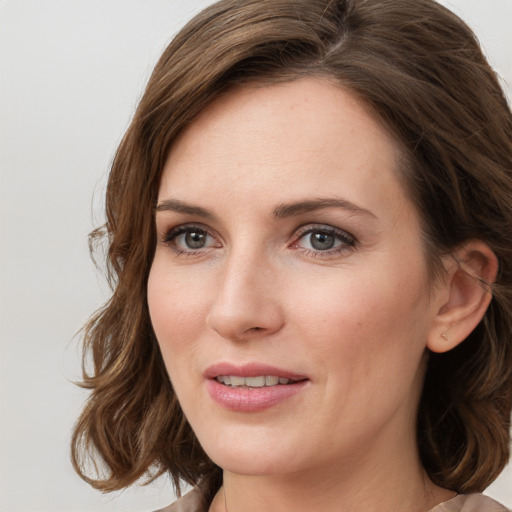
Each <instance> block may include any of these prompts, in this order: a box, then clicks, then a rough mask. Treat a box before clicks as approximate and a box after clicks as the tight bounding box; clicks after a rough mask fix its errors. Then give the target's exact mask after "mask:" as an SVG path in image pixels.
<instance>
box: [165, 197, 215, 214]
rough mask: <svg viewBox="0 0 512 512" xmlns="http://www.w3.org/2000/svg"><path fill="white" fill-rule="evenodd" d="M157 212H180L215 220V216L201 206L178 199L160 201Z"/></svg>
mask: <svg viewBox="0 0 512 512" xmlns="http://www.w3.org/2000/svg"><path fill="white" fill-rule="evenodd" d="M156 211H157V212H167V211H171V212H178V213H185V214H187V215H197V216H198V217H203V218H205V219H214V218H215V215H214V214H213V212H211V211H210V210H207V209H206V208H202V207H201V206H194V205H192V204H188V203H185V202H183V201H180V200H178V199H164V200H163V201H160V202H159V203H158V204H157V206H156Z"/></svg>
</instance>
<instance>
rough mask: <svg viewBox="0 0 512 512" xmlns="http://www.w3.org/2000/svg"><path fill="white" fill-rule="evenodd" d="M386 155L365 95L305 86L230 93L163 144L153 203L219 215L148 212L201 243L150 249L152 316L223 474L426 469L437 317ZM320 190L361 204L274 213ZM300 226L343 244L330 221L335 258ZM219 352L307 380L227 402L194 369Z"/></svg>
mask: <svg viewBox="0 0 512 512" xmlns="http://www.w3.org/2000/svg"><path fill="white" fill-rule="evenodd" d="M397 155H398V149H397V147H396V144H395V143H394V141H393V140H392V139H391V137H390V135H389V134H388V133H387V132H386V131H385V130H384V129H383V128H382V127H381V126H380V125H379V124H378V123H376V122H375V121H374V120H373V119H372V117H371V116H370V115H369V113H368V111H367V110H366V109H365V108H364V106H363V105H362V104H361V103H360V102H359V101H358V100H356V99H355V98H354V97H353V96H352V95H351V94H350V93H348V92H346V91H345V90H343V89H342V88H340V87H336V86H334V85H332V84H330V83H328V82H326V81H321V80H314V79H303V80H298V81H295V82H291V83H288V84H281V85H274V86H268V87H253V88H250V87H246V88H240V89H237V90H234V91H231V92H230V93H228V94H226V95H225V96H223V97H222V98H220V99H218V100H216V101H215V102H214V103H213V104H212V105H210V106H209V107H208V108H207V109H206V110H204V111H203V112H202V113H201V114H200V115H199V116H198V118H197V119H196V120H195V121H194V122H193V123H192V124H191V125H190V126H189V127H188V128H187V129H186V130H185V131H184V133H183V134H182V135H181V136H180V138H179V139H178V141H177V142H176V144H175V145H174V147H173V149H172V151H171V153H170V155H169V158H168V160H167V162H166V165H165V168H164V172H163V179H162V182H161V187H160V190H159V201H164V200H167V199H169V198H174V199H177V200H180V201H183V202H186V203H187V204H191V205H197V206H200V207H202V208H204V209H207V210H208V211H210V212H211V213H212V214H213V215H214V216H213V217H211V218H207V219H206V218H204V217H201V216H197V215H193V214H186V213H182V212H181V213H180V212H176V211H160V212H158V213H157V219H156V223H157V232H158V234H159V237H160V238H161V239H163V240H165V239H166V234H167V233H168V232H169V231H170V230H172V229H174V228H176V226H181V225H192V226H194V229H195V230H196V231H197V227H202V228H204V229H205V233H206V235H204V236H205V238H204V239H205V240H206V242H205V246H204V247H203V248H201V249H196V248H194V249H190V248H187V245H186V240H185V237H184V235H179V236H176V237H175V238H173V239H172V240H171V241H170V242H169V240H167V243H163V242H159V243H158V246H157V249H156V254H155V259H154V262H153V265H152V269H151V272H150V276H149V283H148V302H149V309H150V314H151V319H152V323H153V326H154V329H155V333H156V336H157V338H158V341H159V344H160V347H161V350H162V354H163V358H164V361H165V364H166V367H167V370H168V372H169V374H170V377H171V380H172V383H173V386H174V388H175V390H176V393H177V395H178V398H179V400H180V403H181V405H182V408H183V410H184V412H185V414H186V416H187V418H188V420H189V422H190V424H191V426H192V428H193V429H194V431H195V433H196V435H197V437H198V439H199V441H200V442H201V444H202V446H203V447H204V449H205V451H206V452H207V453H208V455H209V456H210V457H211V458H212V459H213V460H214V461H215V462H216V463H217V464H218V465H220V466H221V467H222V468H224V470H225V482H226V485H227V483H228V482H229V479H230V478H231V479H233V481H234V480H235V479H236V480H237V481H238V482H239V483H240V482H241V481H242V478H243V477H247V476H251V475H252V476H255V475H259V476H260V477H261V478H266V477H269V476H272V477H273V478H275V479H278V478H282V479H283V481H284V479H286V478H287V477H289V476H290V475H293V478H294V479H295V480H294V481H297V482H299V481H301V478H302V476H304V481H307V482H311V479H312V477H311V475H312V474H317V475H321V478H323V479H324V481H325V480H326V479H327V480H332V478H329V477H328V476H327V477H326V475H333V474H336V475H337V478H339V479H340V480H343V478H345V479H346V480H347V481H349V480H350V481H351V482H354V481H356V480H357V479H358V478H359V480H361V479H363V478H366V480H368V479H371V478H373V482H374V484H375V485H376V482H377V481H380V480H379V478H380V479H382V478H383V479H384V480H386V479H390V478H391V479H393V478H395V477H396V475H397V474H398V473H399V472H400V471H401V472H402V473H403V471H402V468H404V467H405V468H410V471H409V470H408V473H409V474H408V475H407V478H409V479H410V481H411V482H414V483H417V481H419V480H420V479H421V478H422V476H423V473H422V470H421V466H420V464H419V461H418V456H417V450H416V441H415V425H414V421H415V415H416V410H417V406H418V400H419V395H420V391H421V386H422V378H423V373H424V363H425V346H426V342H427V336H428V333H429V331H430V329H431V328H432V324H433V319H434V317H435V314H436V310H435V307H434V306H433V304H434V303H435V301H432V300H431V296H429V292H428V290H429V287H428V277H427V273H426V264H425V256H424V252H423V249H422V245H421V238H420V225H419V218H418V214H417V212H416V211H415V208H414V206H413V205H412V203H411V202H410V201H409V199H408V198H407V196H406V194H405V192H404V190H403V188H402V186H401V185H400V183H399V181H398V179H397ZM314 198H337V199H340V198H341V199H343V200H346V201H349V202H350V203H351V204H353V205H356V206H357V207H358V208H360V209H361V210H364V212H358V211H354V210H350V209H346V208H337V207H332V208H331V207H329V208H321V209H316V210H315V211H311V212H306V213H301V214H298V215H292V216H290V217H285V218H275V217H274V216H273V215H272V212H273V211H274V210H275V208H276V206H278V205H280V204H283V203H290V202H297V201H304V200H308V199H314ZM309 225H312V226H313V227H314V228H315V229H317V230H319V229H321V228H322V227H324V228H325V227H328V228H334V229H335V230H339V231H342V232H343V233H348V234H349V235H350V237H352V239H353V240H354V243H353V244H352V245H351V244H350V243H348V242H347V239H343V240H342V241H340V239H339V237H338V238H336V237H337V236H338V235H337V232H336V234H335V239H336V247H335V248H336V249H339V250H338V251H337V252H335V251H323V250H318V249H315V247H313V246H312V240H313V239H312V234H311V232H309V233H306V234H305V235H303V234H300V233H301V232H300V229H301V228H302V227H303V226H309ZM313 242H314V240H313ZM179 251H185V253H183V252H179ZM187 251H188V252H187ZM255 328H258V329H255ZM223 361H230V362H236V363H247V362H260V363H266V364H272V365H274V366H277V367H280V368H286V369H289V370H293V371H294V372H297V373H300V374H304V375H306V376H307V377H308V379H309V384H308V386H306V387H305V388H304V390H303V391H301V392H300V393H298V394H296V395H294V396H293V397H291V398H289V399H287V400H285V401H283V402H280V403H278V404H277V405H276V406H274V407H271V408H269V409H266V410H264V411H260V412H257V413H239V412H234V411H229V410H225V409H223V408H222V407H219V405H218V404H216V403H215V402H214V401H213V400H212V399H211V397H210V395H209V394H208V392H207V391H206V386H205V379H204V377H203V373H204V371H205V370H206V369H207V368H208V367H209V366H211V365H212V364H215V363H218V362H223ZM376 468H378V471H379V475H380V473H384V476H382V475H380V476H378V475H376V474H374V473H375V471H376ZM369 475H373V476H371V477H370V476H369ZM397 478H398V477H397ZM359 480H357V481H359ZM356 487H357V486H356ZM383 510H385V508H383Z"/></svg>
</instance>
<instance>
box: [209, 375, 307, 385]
mask: <svg viewBox="0 0 512 512" xmlns="http://www.w3.org/2000/svg"><path fill="white" fill-rule="evenodd" d="M215 380H216V381H217V382H218V383H219V384H222V385H224V386H227V387H230V388H264V387H274V386H287V385H290V384H295V383H296V382H300V380H304V379H298V380H293V379H288V378H287V377H277V376H275V375H259V376H255V377H242V376H239V375H218V376H217V377H215Z"/></svg>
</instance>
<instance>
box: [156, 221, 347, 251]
mask: <svg viewBox="0 0 512 512" xmlns="http://www.w3.org/2000/svg"><path fill="white" fill-rule="evenodd" d="M192 233H198V234H201V235H203V236H206V237H210V238H212V239H213V240H218V238H217V237H216V236H215V235H213V234H212V233H211V232H210V231H209V230H208V229H207V228H206V227H205V226H202V225H199V224H182V225H179V226H176V227H174V228H172V229H170V230H169V231H167V232H165V233H164V235H163V236H162V243H163V244H164V245H166V246H168V247H170V248H171V249H172V251H173V252H174V253H175V254H176V255H177V256H185V257H193V256H199V255H202V254H204V252H205V251H206V250H208V249H210V248H211V247H214V248H220V247H222V244H221V243H220V242H218V241H217V242H216V244H214V245H213V246H211V247H205V248H203V247H201V248H198V249H197V250H196V249H193V248H189V249H188V250H187V249H183V248H181V247H179V245H178V243H177V239H178V237H180V236H181V235H187V234H192ZM313 233H317V234H320V235H327V236H332V237H334V243H335V244H338V245H337V246H335V247H333V248H330V249H326V250H320V249H316V250H315V249H307V248H305V247H300V245H299V244H300V242H301V241H302V240H305V239H306V237H307V235H310V234H313ZM293 240H294V241H293V242H292V243H291V244H290V245H289V247H290V248H292V249H294V250H298V251H300V252H301V253H302V254H305V255H306V256H308V257H312V258H316V259H322V258H332V257H335V256H337V255H339V254H341V253H343V252H346V251H350V250H353V249H354V248H355V246H356V239H355V238H354V237H353V236H352V235H350V234H349V233H347V232H346V231H343V230H341V229H338V228H334V227H332V226H329V225H325V224H307V225H304V226H302V227H300V228H299V229H298V230H296V231H295V233H294V235H293Z"/></svg>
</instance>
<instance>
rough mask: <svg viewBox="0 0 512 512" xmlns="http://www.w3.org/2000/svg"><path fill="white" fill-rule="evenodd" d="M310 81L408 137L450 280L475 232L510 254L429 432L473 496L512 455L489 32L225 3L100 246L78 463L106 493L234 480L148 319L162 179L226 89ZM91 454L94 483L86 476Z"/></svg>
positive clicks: (159, 71) (180, 46)
mask: <svg viewBox="0 0 512 512" xmlns="http://www.w3.org/2000/svg"><path fill="white" fill-rule="evenodd" d="M301 76H319V77H327V78H329V79H331V80H334V81H335V82H336V83H339V84H340V85H343V86H344V87H346V88H348V89H349V90H351V91H352V92H353V93H354V94H355V95H357V96H358V97H359V98H360V99H362V100H363V101H364V102H365V103H366V104H367V105H368V106H369V107H370V108H371V109H372V110H373V112H374V114H375V116H376V118H377V119H379V120H380V121H381V122H382V123H384V125H385V126H386V127H387V128H388V129H389V130H391V131H392V132H393V134H394V135H395V137H396V139H397V140H398V141H400V143H401V145H402V146H403V148H404V157H405V158H404V160H405V161H407V165H404V167H405V168H406V169H405V170H404V182H405V186H406V188H407V190H408V191H409V193H410V195H411V197H412V198H413V199H414V201H415V203H416V205H417V208H418V211H419V212H420V214H421V216H422V219H423V231H424V237H425V244H426V251H427V255H428V261H429V262H430V265H431V270H432V271H433V272H434V273H435V272H436V269H438V268H439V266H438V265H437V263H436V262H438V261H439V256H440V255H441V254H443V253H448V252H450V251H453V250H454V249H455V248H457V247H458V246H460V245H461V244H462V243H463V242H464V241H467V240H469V239H480V240H483V241H484V242H486V243H487V244H488V245H489V246H490V247H491V249H492V250H493V251H494V253H495V254H496V255H497V257H498V260H499V274H498V277H497V280H496V282H495V284H494V287H493V292H494V297H493V300H492V302H491V305H490V307H489V309H488V311H487V313H486V315H485V317H484V319H483V320H482V322H481V323H480V324H479V325H478V327H477V328H476V329H475V330H474V332H473V333H472V334H471V335H470V336H469V337H468V339H467V340H465V341H464V343H462V344H461V345H460V346H459V347H458V348H456V349H454V350H452V351H450V352H448V353H446V354H431V357H430V360H429V366H428V370H427V375H426V378H425V385H424V392H423V396H422V400H421V404H420V407H419V412H418V430H417V435H418V445H419V449H420V454H421V457H422V461H423V464H424V467H425V469H426V471H427V472H428V474H429V475H430V477H431V479H432V480H433V481H434V482H435V483H436V484H438V485H440V486H443V487H446V488H450V489H453V490H456V491H458V492H473V491H481V490H482V489H483V488H485V487H486V486H487V485H488V484H489V483H490V482H492V481H493V480H494V479H495V478H496V477H497V475H498V474H499V473H500V471H501V470H502V468H503V467H504V465H505V464H506V462H507V460H508V455H509V429H510V414H511V406H512V332H511V329H512V115H511V112H510V109H509V107H508V105H507V102H506V100H505V98H504V95H503V92H502V90H501V89H500V86H499V83H498V80H497V78H496V76H495V74H494V72H493V71H492V70H491V68H490V67H489V65H488V63H487V62H486V60H485V58H484V56H483V54H482V52H481V50H480V47H479V45H478V43H477V41H476V39H475V37H474V35H473V33H472V32H471V31H470V29H469V28H468V27H467V26H466V25H465V24H464V23H463V22H462V21H461V20H460V19H459V18H457V17H456V16H455V15H454V14H452V13H451V12H450V11H448V10H447V9H445V8H444V7H442V6H440V5H439V4H437V3H435V2H434V1H432V0H222V1H221V2H219V3H217V4H215V5H213V6H211V7H209V8H207V9H205V10H204V11H203V12H202V13H200V14H199V15H198V16H197V17H195V18H194V19H193V20H192V21H190V22H189V23H188V24H187V26H186V27H185V28H183V30H182V31H181V32H180V33H179V34H178V35H177V36H176V38H175V39H174V40H173V41H172V42H171V44H170V45H169V46H168V48H167V49H166V50H165V52H164V54H163V55H162V57H161V58H160V60H159V62H158V64H157V65H156V67H155V69H154V71H153V74H152V76H151V78H150V81H149V83H148V86H147V88H146V91H145V94H144V96H143V98H142V100H141V102H140V104H139V106H138V109H137V111H136V113H135V116H134V118H133V121H132V123H131V125H130V127H129V129H128V131H127V133H126V135H125V137H124V139H123V141H122V142H121V145H120V147H119V149H118V151H117V154H116V157H115V159H114V162H113V165H112V170H111V174H110V178H109V183H108V189H107V197H106V214H107V222H106V225H105V227H104V229H103V230H98V231H96V232H94V233H93V235H92V236H93V239H94V238H95V237H98V236H101V235H102V234H106V236H107V238H108V244H109V245H108V269H109V278H110V281H111V284H112V287H113V296H112V298H111V300H110V301H109V302H108V303H107V304H106V305H105V306H104V307H103V308H102V309H101V310H100V311H99V312H97V313H96V314H95V315H94V316H93V317H92V319H91V320H90V321H89V323H88V324H87V325H86V327H85V336H84V383H83V385H84V386H85V387H86V388H89V389H90V390H91V395H90V398H89V400H88V402H87V404H86V406H85V409H84V411H83V413H82V415H81V417H80V418H79V420H78V422H77V424H76V427H75V432H74V437H73V442H72V444H73V451H72V458H73V463H74V465H75V468H76V469H77V471H78V472H79V473H80V474H81V475H82V476H83V478H85V479H86V480H87V481H88V482H89V483H91V484H92V485H94V486H95V487H97V488H99V489H102V490H105V491H111V490H115V489H120V488H123V487H126V486H128V485H130V484H132V483H134V482H135V481H136V480H138V479H139V478H141V477H143V476H144V475H146V476H147V477H149V478H150V479H151V478H153V477H155V476H156V475H159V474H162V473H164V472H168V473H169V474H170V475H171V477H172V478H173V480H174V482H175V484H176V485H177V486H178V488H179V481H180V480H184V481H186V482H188V483H191V484H196V483H197V482H198V481H199V480H200V479H203V483H204V485H205V486H206V488H207V489H208V490H209V491H210V494H212V493H214V492H215V491H216V489H217V488H218V486H219V485H220V481H221V476H220V468H218V467H216V466H215V465H214V463H213V462H212V461H211V460H210V459H209V458H208V456H207V455H206V454H205V453H204V451H203V450H202V448H201V446H200V445H199V443H198V441H197V439H196V437H195V435H194V433H193V432H192V430H191V428H190V426H189V425H188V423H187V421H186V419H185V418H184V416H183V413H182V411H181V408H180V406H179V404H178V402H177V400H176V397H175V395H174V393H173V389H172V386H171V384H170V382H169V378H168V376H167V373H166V370H165V367H164V364H163V361H162V357H161V355H160V351H159V348H158V344H157V342H156V340H155V337H154V335H153V333H152V328H151V324H150V320H149V315H148V307H147V302H146V283H147V278H148V273H149V269H150V266H151V262H152V257H153V253H154V249H155V245H156V238H155V232H154V218H153V210H154V206H155V203H156V198H157V192H158V186H159V179H160V174H161V171H162V168H163V165H164V162H165V159H166V157H167V155H168V153H169V151H170V148H171V147H172V144H173V141H174V140H175V139H176V136H177V134H178V133H179V132H180V131H181V130H183V128H184V127H185V126H186V125H187V124H189V123H190V122H191V121H192V120H193V119H194V117H195V116H196V115H197V113H198V112H200V111H201V110H202V109H203V108H204V107H205V106H206V105H208V104H209V103H210V102H211V101H212V100H213V99H215V98H216V97H218V96H219V95H220V94H221V93H222V92H224V91H226V90H228V89H229V88H230V87H232V86H233V85H235V84H241V83H242V84H243V83H248V82H254V81H260V82H263V83H273V82H276V81H286V80H293V79H297V78H300V77H301ZM88 354H90V355H92V363H93V369H92V371H91V373H88V372H87V371H86V369H85V368H86V366H87V364H85V363H86V362H87V355H88ZM87 455H89V457H90V458H89V459H87ZM87 460H89V461H91V460H92V462H93V464H94V467H95V469H96V471H97V472H96V476H95V478H92V477H88V476H86V474H87V473H88V468H87ZM94 461H99V465H96V464H95V463H94Z"/></svg>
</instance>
